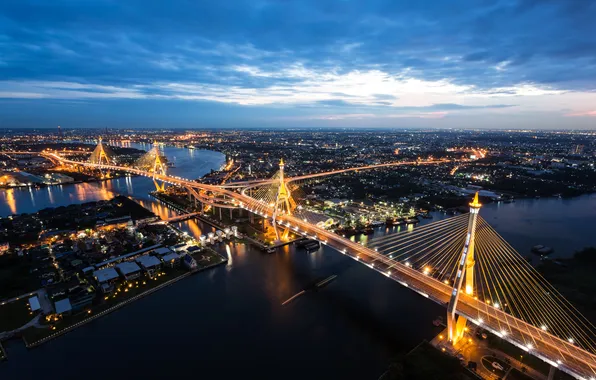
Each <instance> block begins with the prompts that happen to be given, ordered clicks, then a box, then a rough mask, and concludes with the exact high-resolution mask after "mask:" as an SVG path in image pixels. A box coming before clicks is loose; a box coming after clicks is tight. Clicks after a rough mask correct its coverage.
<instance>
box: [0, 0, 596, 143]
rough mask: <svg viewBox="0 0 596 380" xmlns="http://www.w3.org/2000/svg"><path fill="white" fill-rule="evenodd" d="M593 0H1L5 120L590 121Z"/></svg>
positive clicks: (595, 98) (479, 125) (548, 125)
mask: <svg viewBox="0 0 596 380" xmlns="http://www.w3.org/2000/svg"><path fill="white" fill-rule="evenodd" d="M594 16H596V3H594V2H587V1H581V0H567V1H564V0H552V1H550V2H539V1H536V0H485V1H482V2H476V1H471V0H457V1H453V2H449V3H444V2H441V1H438V0H425V1H421V2H413V3H406V4H393V3H392V2H387V1H382V0H375V1H372V2H348V1H344V2H335V1H314V0H313V1H305V2H298V3H289V2H287V3H286V2H283V3H279V2H275V1H259V2H255V1H248V0H234V1H232V2H230V3H227V4H226V5H225V6H224V5H220V4H216V3H197V4H193V3H181V2H177V3H175V4H174V5H172V4H163V3H161V2H157V1H138V0H134V1H130V2H126V4H124V3H118V2H113V1H110V0H94V1H89V2H85V3H84V5H80V4H73V3H71V2H69V1H60V0H58V1H55V2H52V3H51V4H43V3H38V2H36V1H30V0H25V1H19V2H14V1H13V2H11V1H9V2H5V3H3V4H0V20H2V21H3V22H1V23H0V53H1V54H0V128H2V129H5V130H7V129H10V130H13V129H14V130H17V129H44V128H48V129H51V128H56V126H58V125H61V126H62V127H63V129H76V128H89V129H93V128H100V129H103V128H106V127H107V128H111V129H137V128H141V129H156V128H164V129H209V130H213V129H296V128H298V129H313V130H314V129H336V130H341V129H369V130H370V129H385V130H392V129H398V130H400V129H401V130H405V129H407V130H413V129H438V130H444V131H447V130H534V131H536V130H544V131H572V130H574V131H594V130H596V122H595V121H596V106H595V105H596V79H595V78H596V24H595V23H593V19H594Z"/></svg>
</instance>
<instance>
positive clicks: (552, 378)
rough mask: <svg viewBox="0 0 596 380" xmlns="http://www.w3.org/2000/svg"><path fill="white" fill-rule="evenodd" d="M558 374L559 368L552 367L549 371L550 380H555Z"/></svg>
mask: <svg viewBox="0 0 596 380" xmlns="http://www.w3.org/2000/svg"><path fill="white" fill-rule="evenodd" d="M556 373H557V368H555V367H553V366H552V365H551V366H550V369H549V371H548V380H554V379H555V374H556Z"/></svg>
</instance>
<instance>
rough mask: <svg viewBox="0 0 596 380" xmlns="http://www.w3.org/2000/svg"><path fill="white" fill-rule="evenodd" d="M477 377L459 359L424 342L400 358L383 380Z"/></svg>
mask: <svg viewBox="0 0 596 380" xmlns="http://www.w3.org/2000/svg"><path fill="white" fill-rule="evenodd" d="M475 378H476V377H475V376H474V375H472V374H471V373H469V372H468V370H467V369H465V368H464V367H463V366H462V365H461V364H460V362H459V360H458V359H456V358H453V357H451V356H449V355H446V354H444V353H442V352H441V351H439V350H437V349H436V348H434V347H433V346H431V345H430V343H428V342H426V341H425V342H423V343H422V344H420V345H419V346H418V347H416V348H415V349H414V350H412V351H411V352H410V353H408V354H407V355H404V356H400V357H398V358H397V359H396V360H395V361H394V362H393V363H392V364H391V365H390V367H389V370H388V371H387V372H386V373H385V374H384V375H383V376H382V378H381V380H402V379H403V380H406V379H407V380H427V379H443V380H469V379H475Z"/></svg>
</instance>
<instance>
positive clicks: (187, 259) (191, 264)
mask: <svg viewBox="0 0 596 380" xmlns="http://www.w3.org/2000/svg"><path fill="white" fill-rule="evenodd" d="M182 262H183V263H184V266H185V267H186V268H188V269H190V270H193V269H197V261H196V260H195V259H193V257H192V256H191V255H187V254H184V255H182Z"/></svg>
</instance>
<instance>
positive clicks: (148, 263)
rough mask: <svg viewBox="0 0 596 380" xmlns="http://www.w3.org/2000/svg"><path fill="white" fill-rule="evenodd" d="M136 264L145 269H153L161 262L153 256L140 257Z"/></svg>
mask: <svg viewBox="0 0 596 380" xmlns="http://www.w3.org/2000/svg"><path fill="white" fill-rule="evenodd" d="M136 262H137V263H139V264H141V266H142V267H144V268H151V267H155V266H158V265H160V264H161V261H159V259H158V258H157V257H155V256H151V255H144V256H141V257H138V258H137V259H136Z"/></svg>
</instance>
